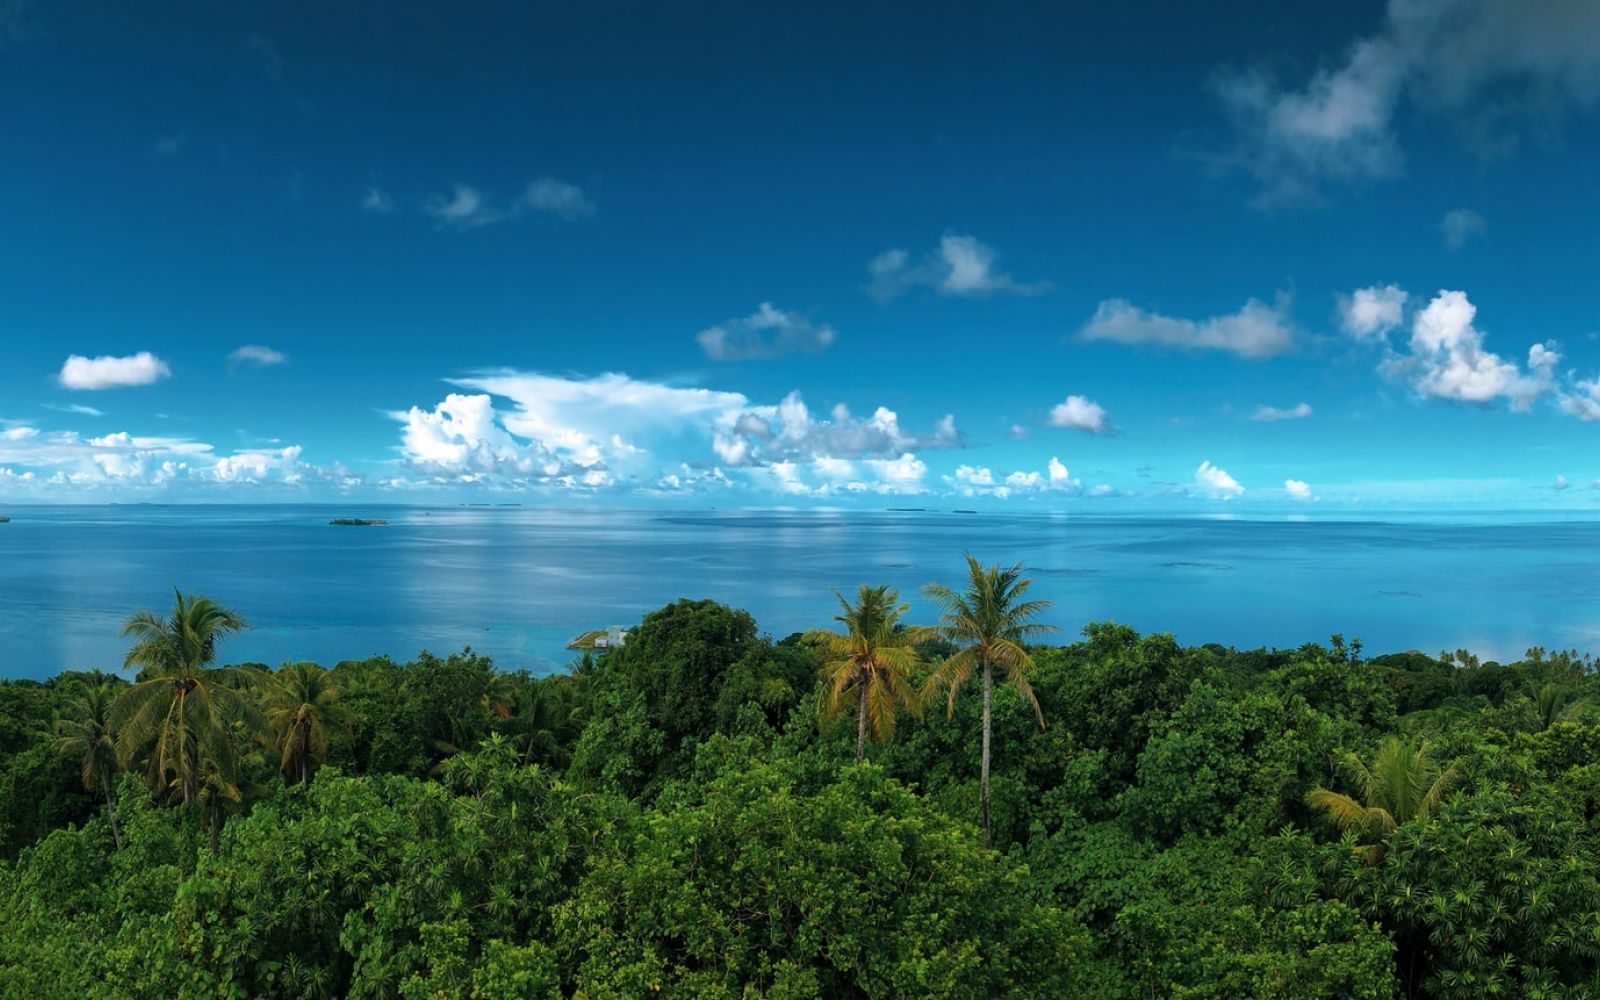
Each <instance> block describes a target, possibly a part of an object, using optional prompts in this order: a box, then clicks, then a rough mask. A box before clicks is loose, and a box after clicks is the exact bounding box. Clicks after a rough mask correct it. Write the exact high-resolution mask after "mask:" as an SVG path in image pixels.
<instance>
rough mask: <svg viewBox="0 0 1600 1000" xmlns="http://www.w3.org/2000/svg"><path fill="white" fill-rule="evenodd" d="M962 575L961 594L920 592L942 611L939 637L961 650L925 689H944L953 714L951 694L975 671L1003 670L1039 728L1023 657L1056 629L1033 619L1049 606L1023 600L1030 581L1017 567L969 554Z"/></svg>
mask: <svg viewBox="0 0 1600 1000" xmlns="http://www.w3.org/2000/svg"><path fill="white" fill-rule="evenodd" d="M967 575H968V579H967V586H966V589H965V590H962V591H960V592H957V591H955V590H953V589H951V588H950V587H946V586H944V585H943V584H939V583H930V584H928V585H927V586H926V587H924V588H922V592H923V593H924V594H925V595H927V598H928V600H930V601H932V602H934V603H935V604H937V605H939V607H940V608H941V609H942V613H941V614H940V616H939V624H938V625H937V626H936V629H937V631H938V633H939V634H940V635H941V636H943V637H944V638H945V639H947V640H949V641H950V642H952V643H954V644H955V645H957V646H959V647H961V648H960V649H959V650H958V651H957V652H956V653H954V654H953V655H951V656H950V657H949V658H947V659H946V660H945V661H944V663H942V664H941V665H940V666H939V669H937V670H935V671H934V672H933V674H932V676H930V677H929V678H928V682H927V690H928V691H930V692H931V691H934V690H937V689H939V688H944V689H947V690H948V693H949V706H948V710H949V711H950V712H954V711H955V704H956V692H957V691H958V690H960V689H961V686H962V685H963V684H965V683H966V681H967V678H969V677H971V676H972V672H973V670H974V669H976V668H977V667H980V666H984V665H989V664H992V665H994V666H998V667H1002V668H1004V669H1005V672H1006V681H1007V683H1010V684H1011V685H1013V686H1014V687H1015V688H1016V689H1017V693H1018V694H1020V695H1022V697H1023V699H1024V700H1026V701H1027V702H1028V704H1030V705H1032V706H1033V711H1034V714H1035V715H1037V716H1038V718H1039V725H1040V726H1043V725H1044V713H1043V712H1042V711H1041V710H1040V708H1039V700H1038V699H1037V698H1035V697H1034V696H1033V688H1031V687H1029V686H1028V671H1029V670H1031V669H1032V668H1033V657H1031V656H1029V655H1028V650H1027V649H1026V647H1025V643H1027V642H1028V641H1029V640H1031V639H1035V638H1038V637H1039V636H1042V635H1045V634H1047V633H1050V632H1054V631H1055V630H1056V627H1055V626H1054V625H1044V624H1041V623H1039V622H1036V621H1034V620H1033V619H1035V618H1037V617H1038V616H1039V615H1041V614H1043V613H1044V612H1045V611H1048V610H1049V609H1050V608H1051V607H1053V605H1052V604H1051V602H1049V601H1025V600H1023V597H1024V595H1026V594H1027V592H1028V588H1030V587H1031V586H1033V581H1032V580H1029V579H1027V578H1026V577H1024V576H1023V575H1022V564H1021V563H1018V564H1017V565H1015V566H1012V567H1010V568H1008V569H1001V568H1000V567H999V566H998V565H996V566H988V567H985V566H984V565H982V564H981V563H979V562H978V560H977V559H975V558H974V557H972V556H970V555H969V556H967Z"/></svg>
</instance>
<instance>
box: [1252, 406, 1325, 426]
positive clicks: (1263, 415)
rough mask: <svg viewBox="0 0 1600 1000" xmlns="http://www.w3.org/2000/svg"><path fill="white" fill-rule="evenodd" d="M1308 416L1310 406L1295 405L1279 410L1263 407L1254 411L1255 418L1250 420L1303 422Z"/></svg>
mask: <svg viewBox="0 0 1600 1000" xmlns="http://www.w3.org/2000/svg"><path fill="white" fill-rule="evenodd" d="M1309 416H1311V404H1310V403H1296V404H1295V405H1294V406H1291V407H1289V408H1287V409H1279V408H1278V407H1276V406H1263V407H1261V408H1260V409H1258V410H1256V412H1255V416H1253V417H1251V418H1250V419H1251V420H1261V421H1267V422H1272V421H1277V420H1304V419H1305V418H1306V417H1309Z"/></svg>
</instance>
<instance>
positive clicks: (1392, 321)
mask: <svg viewBox="0 0 1600 1000" xmlns="http://www.w3.org/2000/svg"><path fill="white" fill-rule="evenodd" d="M1405 306H1406V293H1405V292H1403V291H1401V290H1400V289H1399V288H1398V287H1397V286H1395V285H1384V286H1383V287H1381V288H1380V287H1378V286H1376V285H1374V286H1373V287H1371V288H1358V289H1356V290H1355V291H1354V292H1351V293H1350V294H1349V295H1342V296H1340V297H1339V318H1340V323H1341V325H1342V326H1343V327H1344V331H1345V332H1346V333H1348V334H1350V336H1352V337H1354V338H1356V339H1357V340H1379V339H1382V338H1384V337H1386V336H1388V334H1389V332H1390V331H1391V330H1395V329H1398V328H1399V326H1400V324H1401V322H1402V321H1403V320H1404V319H1405Z"/></svg>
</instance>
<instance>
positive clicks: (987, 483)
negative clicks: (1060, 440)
mask: <svg viewBox="0 0 1600 1000" xmlns="http://www.w3.org/2000/svg"><path fill="white" fill-rule="evenodd" d="M943 479H944V484H945V487H946V488H947V489H948V490H949V491H950V492H952V493H955V494H956V495H958V496H964V497H976V496H988V497H995V498H998V499H1005V498H1007V497H1012V496H1024V495H1028V494H1044V493H1066V494H1073V495H1076V494H1081V493H1083V483H1082V481H1081V480H1078V479H1074V478H1073V477H1072V474H1071V473H1070V472H1068V471H1067V467H1066V466H1065V465H1064V464H1062V462H1061V460H1060V459H1059V458H1055V457H1051V459H1050V464H1049V465H1048V466H1046V467H1045V471H1044V472H1038V471H1035V470H1029V469H1018V470H1017V471H1015V472H1011V473H1007V474H1006V475H1004V476H1000V475H997V474H996V473H995V472H994V471H993V470H991V469H989V468H988V467H986V466H981V465H958V466H956V470H955V472H954V473H953V474H951V475H948V476H945V477H943Z"/></svg>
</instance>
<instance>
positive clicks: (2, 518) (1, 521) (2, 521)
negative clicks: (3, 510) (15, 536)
mask: <svg viewBox="0 0 1600 1000" xmlns="http://www.w3.org/2000/svg"><path fill="white" fill-rule="evenodd" d="M10 523H11V518H9V517H6V516H5V515H4V514H0V524H10Z"/></svg>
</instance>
